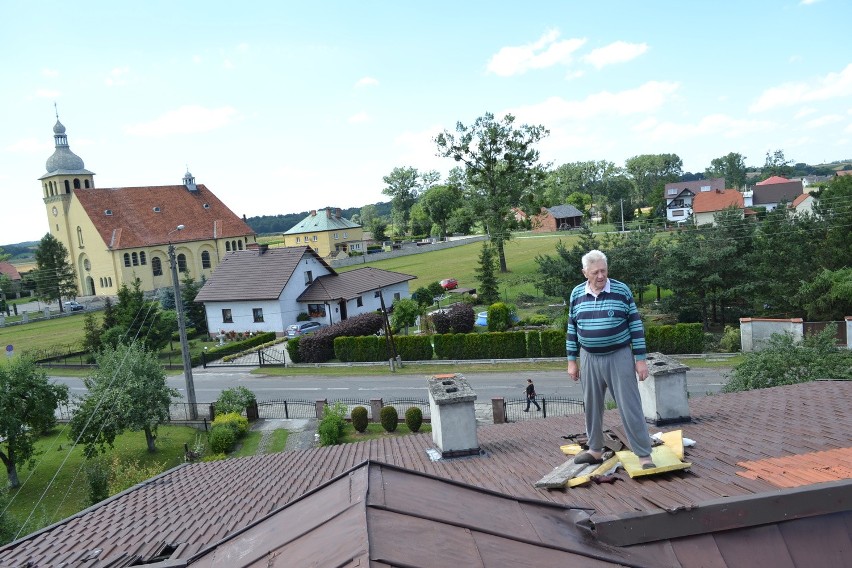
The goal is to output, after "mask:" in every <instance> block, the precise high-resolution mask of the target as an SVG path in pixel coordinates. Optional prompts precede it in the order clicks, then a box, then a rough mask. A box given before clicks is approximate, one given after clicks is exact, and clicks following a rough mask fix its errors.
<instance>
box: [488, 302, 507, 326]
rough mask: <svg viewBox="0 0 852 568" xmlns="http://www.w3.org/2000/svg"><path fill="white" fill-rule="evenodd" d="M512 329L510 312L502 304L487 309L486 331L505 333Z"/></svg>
mask: <svg viewBox="0 0 852 568" xmlns="http://www.w3.org/2000/svg"><path fill="white" fill-rule="evenodd" d="M510 327H512V312H511V311H510V310H509V306H507V305H506V304H504V303H503V302H495V303H493V304H491V305H490V306H489V307H488V331H506V330H507V329H509V328H510Z"/></svg>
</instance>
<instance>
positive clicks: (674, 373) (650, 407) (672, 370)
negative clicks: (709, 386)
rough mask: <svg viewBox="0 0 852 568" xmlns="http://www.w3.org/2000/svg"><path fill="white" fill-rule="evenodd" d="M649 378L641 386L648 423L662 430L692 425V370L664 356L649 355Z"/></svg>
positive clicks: (640, 390) (643, 406) (640, 393)
mask: <svg viewBox="0 0 852 568" xmlns="http://www.w3.org/2000/svg"><path fill="white" fill-rule="evenodd" d="M647 361H648V378H647V379H645V380H644V381H640V382H639V395H640V397H641V399H642V413H643V414H644V415H645V421H646V422H649V423H651V424H656V425H657V426H660V425H662V424H673V423H676V422H691V421H692V418H691V417H690V414H689V400H688V398H687V397H688V395H687V388H686V372H687V371H688V370H689V367H687V366H686V365H683V364H681V363H680V362H679V361H676V360H674V359H672V358H670V357H667V356H665V355H663V354H662V353H649V354H648V358H647Z"/></svg>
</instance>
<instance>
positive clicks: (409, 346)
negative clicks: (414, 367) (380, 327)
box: [396, 335, 434, 361]
mask: <svg viewBox="0 0 852 568" xmlns="http://www.w3.org/2000/svg"><path fill="white" fill-rule="evenodd" d="M396 351H397V353H399V356H400V358H401V359H402V360H403V361H429V360H430V359H432V357H433V355H434V354H433V349H432V340H431V338H430V337H429V336H428V335H402V336H398V337H396Z"/></svg>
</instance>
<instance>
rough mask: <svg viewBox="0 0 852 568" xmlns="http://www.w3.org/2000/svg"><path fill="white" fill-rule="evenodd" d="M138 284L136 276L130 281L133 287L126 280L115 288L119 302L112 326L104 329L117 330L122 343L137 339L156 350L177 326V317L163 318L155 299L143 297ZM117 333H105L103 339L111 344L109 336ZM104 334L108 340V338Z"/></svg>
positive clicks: (132, 341) (139, 282) (111, 336)
mask: <svg viewBox="0 0 852 568" xmlns="http://www.w3.org/2000/svg"><path fill="white" fill-rule="evenodd" d="M141 286H142V282H141V280H139V278H136V279H135V280H134V281H133V283H132V288H131V287H130V286H128V285H127V284H126V283H123V284H122V285H121V287H120V288H119V289H118V303H117V304H116V305H115V308H114V312H115V325H114V326H112V327H111V328H106V327H104V332H107V331H108V330H112V329H119V330H121V333H120V337H121V338H122V339H121V342H122V343H134V342H140V343H142V345H144V346H145V347H147V348H148V349H151V350H154V351H157V350H159V349H162V348H163V347H165V346H166V345H167V344H168V342H169V339H170V337H171V334H172V332H174V331H175V330H176V329H177V326H176V325H174V324H175V322H176V321H177V320H175V319H172V318H168V317H164V313H163V312H162V311H161V310H160V306H159V303H158V302H156V301H150V300H146V299H145V296H144V294H143V292H142V288H141ZM106 319H107V318H106V316H104V320H105V321H106ZM118 333H119V332H117V331H112V332H111V334H109V335H107V334H106V333H105V334H104V335H103V336H102V340H103V342H104V343H111V344H114V341H112V339H114V337H115V335H116V334H118ZM107 337H109V338H110V341H107Z"/></svg>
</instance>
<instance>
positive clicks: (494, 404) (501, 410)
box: [491, 396, 506, 424]
mask: <svg viewBox="0 0 852 568" xmlns="http://www.w3.org/2000/svg"><path fill="white" fill-rule="evenodd" d="M491 416H492V417H493V418H494V424H505V423H506V399H505V398H503V397H502V396H492V397H491Z"/></svg>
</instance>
